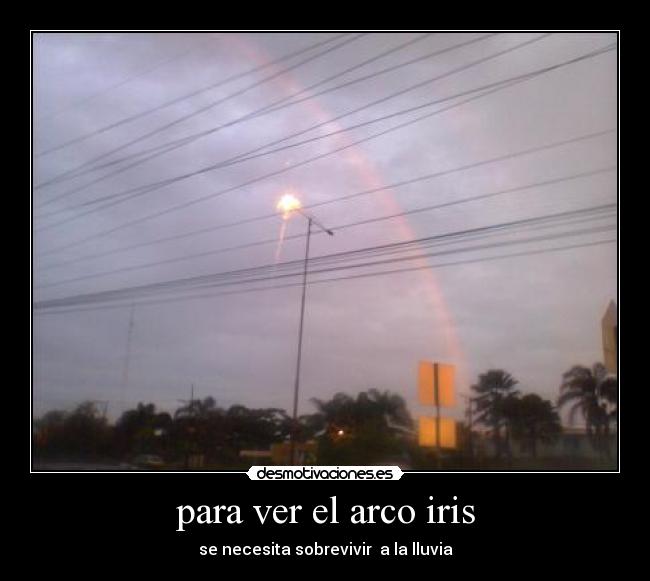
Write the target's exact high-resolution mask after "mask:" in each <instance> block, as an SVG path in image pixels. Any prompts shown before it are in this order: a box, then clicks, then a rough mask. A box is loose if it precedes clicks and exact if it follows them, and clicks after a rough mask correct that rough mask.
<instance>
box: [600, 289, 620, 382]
mask: <svg viewBox="0 0 650 581" xmlns="http://www.w3.org/2000/svg"><path fill="white" fill-rule="evenodd" d="M601 327H602V331H603V361H604V363H605V368H606V369H607V371H609V373H613V374H614V375H618V309H617V307H616V303H615V302H614V301H610V302H609V305H607V310H606V311H605V314H604V315H603V319H602V321H601Z"/></svg>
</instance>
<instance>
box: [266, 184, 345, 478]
mask: <svg viewBox="0 0 650 581" xmlns="http://www.w3.org/2000/svg"><path fill="white" fill-rule="evenodd" d="M277 208H278V210H281V211H282V212H283V213H284V217H285V219H286V218H287V217H288V216H289V215H290V214H291V212H298V213H299V214H300V215H302V216H303V217H304V218H306V219H307V243H306V244H305V260H304V264H303V273H302V299H301V301H300V325H299V327H298V354H297V356H296V379H295V382H294V388H293V414H292V422H291V432H290V463H291V465H292V466H295V464H296V432H297V431H298V430H297V428H298V395H299V392H300V364H301V361H302V333H303V327H304V321H305V298H306V295H307V267H308V265H309V242H310V240H311V230H312V228H311V227H312V224H315V225H316V226H318V227H319V228H320V229H321V230H322V231H323V232H325V233H326V234H328V235H329V236H334V232H332V230H329V229H328V228H326V227H325V226H323V225H322V224H321V223H320V222H319V221H318V220H316V218H314V216H312V215H311V214H308V213H306V212H305V211H303V210H302V209H301V204H300V201H299V200H298V199H296V198H294V197H293V196H291V195H287V196H284V197H283V199H282V200H280V202H279V203H278V206H277Z"/></svg>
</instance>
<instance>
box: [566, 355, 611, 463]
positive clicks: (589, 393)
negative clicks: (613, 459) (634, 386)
mask: <svg viewBox="0 0 650 581" xmlns="http://www.w3.org/2000/svg"><path fill="white" fill-rule="evenodd" d="M567 404H570V405H571V407H570V408H569V422H570V423H573V421H574V419H575V415H576V413H578V412H580V413H581V415H582V417H583V418H584V420H585V423H586V426H587V434H588V436H589V438H590V439H591V441H592V443H593V445H594V447H595V448H596V449H597V450H598V451H599V452H600V453H601V454H603V453H604V454H605V455H609V424H610V422H611V421H612V420H613V419H616V417H617V415H618V380H617V379H616V378H615V377H613V376H611V375H609V374H608V373H607V369H605V366H604V365H603V364H602V363H595V364H594V365H593V366H592V368H591V369H589V368H588V367H583V366H582V365H575V366H573V367H572V368H571V369H569V371H567V372H566V373H564V374H563V375H562V384H561V385H560V396H559V398H558V402H557V405H558V408H561V407H564V406H565V405H567Z"/></svg>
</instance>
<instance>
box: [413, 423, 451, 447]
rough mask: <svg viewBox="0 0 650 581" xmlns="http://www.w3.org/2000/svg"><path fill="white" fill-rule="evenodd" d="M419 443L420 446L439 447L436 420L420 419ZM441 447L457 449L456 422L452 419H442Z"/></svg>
mask: <svg viewBox="0 0 650 581" xmlns="http://www.w3.org/2000/svg"><path fill="white" fill-rule="evenodd" d="M418 441H419V444H420V446H429V447H433V448H436V447H437V445H438V441H437V430H436V418H434V417H429V416H423V417H420V422H419V429H418ZM440 447H441V448H456V421H455V420H453V419H452V418H440Z"/></svg>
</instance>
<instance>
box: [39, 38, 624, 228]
mask: <svg viewBox="0 0 650 581" xmlns="http://www.w3.org/2000/svg"><path fill="white" fill-rule="evenodd" d="M609 50H612V48H607V49H600V50H598V51H594V52H592V53H589V54H587V55H583V56H581V57H578V58H575V59H571V60H569V61H565V62H563V63H559V64H556V65H553V66H551V67H545V68H543V69H538V70H536V71H531V72H530V73H525V74H523V75H517V76H515V77H510V78H508V79H504V80H501V81H495V82H493V83H488V84H486V85H482V86H480V87H477V88H474V89H469V90H466V91H462V92H459V93H455V94H454V95H450V96H447V97H442V98H439V99H435V100H433V101H428V102H426V103H423V104H420V105H416V106H413V107H408V108H406V109H401V110H399V111H396V112H393V113H390V114H387V115H382V116H380V117H376V118H374V119H370V120H367V121H363V122H360V123H357V124H355V125H351V126H349V127H345V128H342V129H338V130H336V131H332V132H330V133H327V134H324V135H317V136H314V137H311V138H308V139H305V140H303V141H298V142H295V143H291V144H288V145H285V146H281V147H278V148H275V149H272V150H269V151H262V152H261V153H257V154H253V155H247V156H235V157H234V158H231V159H230V160H226V161H222V162H218V163H217V164H211V165H209V166H205V167H203V168H201V169H198V170H195V171H192V172H188V173H185V174H181V175H179V176H175V177H171V178H166V179H164V180H160V181H157V182H152V183H150V184H145V185H141V186H137V187H134V188H129V189H127V190H123V191H121V192H117V193H113V194H108V195H105V196H102V197H99V198H95V199H93V200H90V201H87V202H82V203H80V204H77V205H75V206H68V207H65V208H61V209H59V210H55V211H53V212H49V213H46V214H42V215H41V216H37V218H49V217H52V216H56V215H58V214H62V213H65V212H67V211H69V210H71V209H77V208H83V207H86V206H92V205H94V204H97V203H100V202H104V201H108V200H112V199H115V198H121V199H118V200H116V201H115V202H114V203H111V204H105V205H103V206H101V207H97V208H95V209H92V210H89V211H87V212H83V213H82V214H80V215H79V216H75V217H73V218H71V219H76V218H77V217H81V216H86V215H88V214H91V213H93V212H95V211H98V210H102V209H105V208H107V207H111V206H114V205H117V204H119V203H122V202H126V201H128V200H130V199H133V198H136V197H139V196H142V195H146V194H148V193H151V192H153V191H156V190H158V189H160V188H164V187H167V186H169V185H172V184H175V183H178V182H180V181H183V180H185V179H188V178H191V177H195V176H197V175H201V174H204V173H206V172H209V171H213V170H215V169H221V168H224V167H228V166H231V165H235V164H237V163H242V162H246V161H250V160H252V159H256V158H259V157H263V156H267V155H271V154H273V153H277V152H279V151H284V150H286V149H290V148H295V147H299V146H302V145H305V144H308V143H312V142H315V141H319V140H321V139H326V138H328V137H331V136H332V135H338V134H341V133H344V132H347V131H351V130H354V129H358V128H360V127H365V126H367V125H371V124H373V123H377V122H380V121H385V120H387V119H391V118H393V117H398V116H401V115H405V114H408V113H412V112H414V111H418V110H420V109H423V108H426V107H430V106H432V105H437V104H440V103H443V102H445V101H449V100H452V99H455V98H457V97H462V96H465V95H468V94H473V93H477V92H480V91H484V90H487V89H493V88H495V87H496V88H507V87H508V86H511V85H513V84H516V83H517V82H522V81H526V80H529V79H531V78H533V77H535V76H539V75H541V74H545V73H547V72H550V71H552V70H556V69H558V68H560V67H562V66H566V65H568V64H573V63H575V62H578V61H581V60H585V59H587V58H593V57H594V56H598V55H600V54H604V53H605V52H607V51H609ZM482 96H483V95H482ZM294 136H295V134H294V135H292V136H289V137H286V138H283V139H281V140H280V141H286V140H287V139H290V138H291V137H294ZM265 147H267V146H262V147H258V148H257V149H256V150H254V151H259V150H262V149H265ZM131 194H132V195H131Z"/></svg>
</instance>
